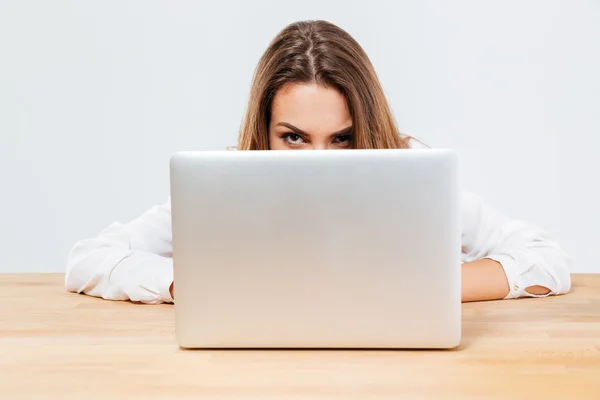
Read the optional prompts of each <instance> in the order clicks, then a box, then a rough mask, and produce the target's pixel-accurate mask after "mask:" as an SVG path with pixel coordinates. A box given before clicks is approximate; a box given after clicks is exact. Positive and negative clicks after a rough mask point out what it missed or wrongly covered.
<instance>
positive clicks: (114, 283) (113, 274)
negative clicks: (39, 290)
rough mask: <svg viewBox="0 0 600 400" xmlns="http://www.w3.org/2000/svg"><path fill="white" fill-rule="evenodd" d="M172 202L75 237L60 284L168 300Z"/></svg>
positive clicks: (115, 296)
mask: <svg viewBox="0 0 600 400" xmlns="http://www.w3.org/2000/svg"><path fill="white" fill-rule="evenodd" d="M171 256H172V240H171V203H170V200H169V201H167V202H166V203H165V204H163V205H160V206H154V207H152V208H151V209H150V210H148V211H146V212H145V213H144V214H143V215H142V216H140V217H139V218H137V219H135V220H133V221H131V222H129V223H127V224H121V223H119V222H115V223H113V224H111V225H110V226H109V227H108V228H106V229H105V230H104V231H103V232H102V233H100V235H99V236H97V237H95V238H91V239H84V240H82V241H80V242H78V243H77V244H76V245H75V246H74V247H73V249H72V250H71V253H70V254H69V257H68V261H67V273H66V276H65V287H66V289H67V290H68V291H71V292H77V293H85V294H88V295H90V296H96V297H102V298H104V299H109V300H128V299H129V300H132V301H140V302H142V303H149V304H158V303H163V302H173V298H172V297H171V294H170V292H169V287H170V285H171V283H172V282H173V260H172V258H171Z"/></svg>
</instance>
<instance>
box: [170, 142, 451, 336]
mask: <svg viewBox="0 0 600 400" xmlns="http://www.w3.org/2000/svg"><path fill="white" fill-rule="evenodd" d="M459 193H460V191H459V183H458V158H457V155H456V154H455V153H454V152H452V151H450V150H316V151H234V152H231V151H214V152H183V153H177V154H176V155H174V156H173V157H172V159H171V207H172V217H173V260H174V273H175V321H176V322H175V330H176V336H177V341H178V343H179V345H180V346H181V347H185V348H451V347H455V346H457V345H458V344H459V341H460V336H461V324H460V322H461V288H460V263H461V261H460V226H459V223H460V222H459V221H460V219H459V212H460V210H459Z"/></svg>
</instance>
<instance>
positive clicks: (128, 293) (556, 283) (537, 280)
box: [65, 146, 571, 304]
mask: <svg viewBox="0 0 600 400" xmlns="http://www.w3.org/2000/svg"><path fill="white" fill-rule="evenodd" d="M413 147H417V146H413ZM419 147H420V146H419ZM461 207H462V208H461V223H462V261H463V262H469V261H475V260H479V259H482V258H490V259H492V260H496V261H498V262H499V263H500V264H501V265H502V267H503V268H504V272H505V273H506V277H507V278H508V283H509V285H510V292H509V293H508V295H507V296H506V298H507V299H510V298H517V297H538V296H536V295H533V294H530V293H528V292H527V291H526V289H527V288H528V287H530V286H536V285H539V286H544V287H546V288H548V289H550V292H549V293H548V294H547V295H551V294H553V295H555V294H563V293H567V292H568V291H569V289H570V288H571V277H570V273H569V268H570V264H571V260H570V258H569V256H568V255H567V254H566V253H565V252H564V251H563V250H562V249H561V247H560V246H559V245H558V243H557V242H556V241H555V240H554V239H553V238H552V237H551V236H550V235H549V234H548V233H547V232H545V231H544V230H543V229H541V228H539V227H537V226H535V225H533V224H531V223H528V222H524V221H515V220H511V219H509V218H508V217H506V216H505V215H503V214H501V213H500V212H498V211H496V210H494V209H492V208H490V207H489V206H487V205H486V204H485V203H484V202H483V200H482V199H481V198H480V197H478V196H476V195H474V194H472V193H467V192H465V193H463V196H462V206H461ZM171 256H172V243H171V204H170V200H169V201H167V202H166V203H165V204H163V205H159V206H154V207H152V208H151V209H150V210H148V211H146V212H145V213H144V214H143V215H141V216H140V217H139V218H137V219H135V220H133V221H131V222H128V223H126V224H122V223H119V222H114V223H113V224H111V225H110V226H109V227H108V228H106V229H105V230H104V231H102V232H101V233H100V235H98V236H97V237H95V238H90V239H84V240H82V241H80V242H78V243H77V244H75V246H74V247H73V249H72V250H71V253H70V255H69V257H68V261H67V271H66V276H65V286H66V289H67V290H68V291H72V292H78V293H85V294H88V295H90V296H97V297H102V298H104V299H109V300H128V299H129V300H132V301H139V302H142V303H149V304H158V303H163V302H173V298H172V297H171V294H170V292H169V287H170V285H171V283H172V282H173V259H172V258H171ZM547 295H546V296H547Z"/></svg>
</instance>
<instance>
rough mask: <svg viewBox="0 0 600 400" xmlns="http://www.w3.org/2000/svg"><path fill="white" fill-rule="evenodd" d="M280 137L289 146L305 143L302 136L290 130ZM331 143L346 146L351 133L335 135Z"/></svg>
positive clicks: (350, 139)
mask: <svg viewBox="0 0 600 400" xmlns="http://www.w3.org/2000/svg"><path fill="white" fill-rule="evenodd" d="M281 138H282V139H283V140H284V141H285V142H286V143H287V144H289V145H291V146H299V145H302V144H304V143H306V141H305V140H304V138H303V137H302V136H300V135H298V134H296V133H292V132H288V133H285V134H283V135H282V136H281ZM332 143H333V144H335V145H336V146H339V147H348V146H350V144H351V143H352V135H339V136H336V137H334V138H333V141H332Z"/></svg>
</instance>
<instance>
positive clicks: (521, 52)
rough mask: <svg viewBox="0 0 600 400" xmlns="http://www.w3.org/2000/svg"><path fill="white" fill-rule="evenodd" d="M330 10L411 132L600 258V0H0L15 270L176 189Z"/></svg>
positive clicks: (580, 253) (48, 267) (2, 106)
mask: <svg viewBox="0 0 600 400" xmlns="http://www.w3.org/2000/svg"><path fill="white" fill-rule="evenodd" d="M302 19H326V20H329V21H331V22H334V23H336V24H338V25H339V26H341V27H342V28H344V29H346V30H347V31H348V32H349V33H350V34H351V35H353V36H354V37H355V38H356V39H357V40H358V41H359V43H361V45H362V46H363V47H364V48H365V50H366V51H367V53H368V54H369V56H370V57H371V60H372V61H373V63H374V65H375V68H376V70H377V71H378V74H379V76H380V79H381V81H382V83H383V86H384V88H385V91H386V94H387V96H388V98H389V101H390V103H391V105H392V108H393V111H394V114H395V116H396V119H397V120H398V122H399V124H400V128H401V130H402V131H404V132H407V133H410V134H412V135H414V136H416V137H417V138H419V139H420V140H422V141H424V142H425V143H427V144H429V145H431V146H433V147H442V148H443V147H451V148H454V149H456V150H458V151H459V152H460V154H461V156H462V160H463V173H462V177H463V182H464V184H465V187H466V188H467V189H469V190H471V191H475V192H477V193H479V194H481V195H483V196H484V197H485V198H486V199H487V200H488V202H489V203H490V204H491V205H493V206H495V207H497V208H499V209H500V210H502V211H504V212H505V213H507V214H509V215H510V216H512V217H515V218H520V219H527V220H530V221H533V222H535V223H537V224H539V225H541V226H543V227H544V228H546V229H548V230H549V231H550V232H551V233H553V234H554V235H556V236H557V237H558V238H559V240H560V242H561V243H562V244H563V245H564V247H565V248H566V249H567V250H568V251H569V252H570V253H571V254H572V256H573V257H574V259H575V271H578V272H600V262H599V261H598V256H597V254H596V253H595V250H596V249H597V248H598V245H599V241H600V228H599V226H600V211H599V209H600V194H599V189H598V186H599V184H598V180H599V179H598V174H599V173H600V2H597V1H593V0H589V1H583V0H579V1H566V0H565V1H547V0H539V1H459V0H453V1H442V0H440V1H422V2H417V1H400V2H399V1H373V0H370V1H364V0H361V1H343V2H342V1H329V2H326V1H323V0H319V1H303V2H302V4H300V3H297V2H291V3H287V2H281V1H271V2H267V1H256V0H254V1H238V2H225V1H191V0H190V1H142V0H140V1H124V0H119V1H64V0H53V1H44V0H39V1H25V0H14V1H6V0H0V183H1V185H2V186H1V188H2V189H1V190H2V192H1V197H0V211H1V227H0V246H1V249H0V250H1V254H2V261H1V262H0V272H24V271H44V272H46V271H47V272H55V271H56V272H58V271H64V266H65V259H66V256H67V254H68V251H69V250H70V248H71V247H72V245H73V244H74V243H75V242H76V241H77V240H78V239H81V238H84V237H87V236H95V235H96V234H98V232H99V231H100V230H102V229H103V228H104V227H105V226H107V225H108V224H109V223H111V222H112V221H115V220H120V221H128V220H130V219H132V218H134V217H136V216H137V215H139V214H141V213H142V212H143V211H145V209H147V208H149V207H150V206H151V205H153V204H156V203H162V202H164V201H165V200H166V199H167V196H168V160H169V156H170V155H171V154H172V153H173V152H175V151H178V150H191V149H222V148H223V147H225V146H226V145H230V144H235V143H236V138H237V131H238V128H239V125H240V121H241V118H242V115H243V111H244V108H245V104H246V101H247V97H248V90H249V85H250V80H251V77H252V74H253V71H254V68H255V65H256V63H257V61H258V59H259V57H260V55H261V54H262V52H263V51H264V50H265V48H266V47H267V45H268V43H269V41H270V40H271V39H272V38H273V37H274V36H275V35H276V34H277V32H278V31H279V30H281V29H282V28H283V27H284V26H285V25H286V24H288V23H290V22H293V21H296V20H302Z"/></svg>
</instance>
